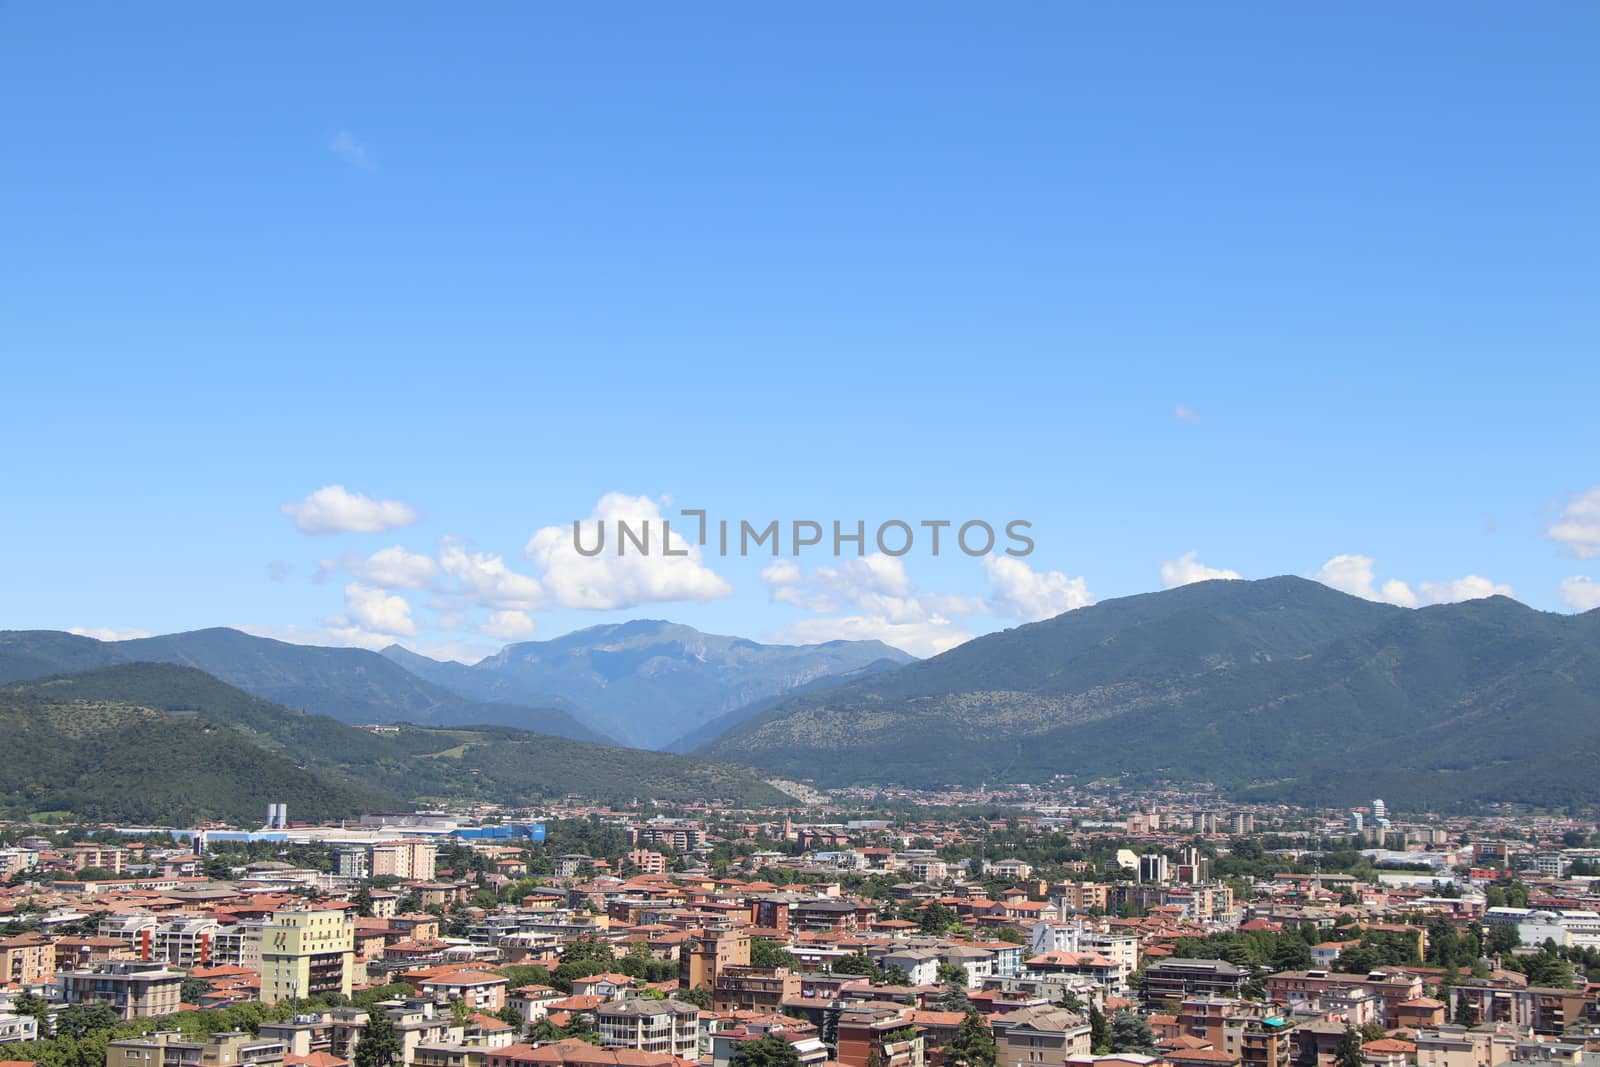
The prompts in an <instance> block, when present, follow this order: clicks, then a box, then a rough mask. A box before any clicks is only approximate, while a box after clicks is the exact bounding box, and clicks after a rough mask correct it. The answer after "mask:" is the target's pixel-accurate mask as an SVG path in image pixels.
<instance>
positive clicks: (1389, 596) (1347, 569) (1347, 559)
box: [1314, 554, 1417, 608]
mask: <svg viewBox="0 0 1600 1067" xmlns="http://www.w3.org/2000/svg"><path fill="white" fill-rule="evenodd" d="M1372 564H1373V560H1372V557H1371V556H1357V555H1351V554H1344V555H1338V556H1334V557H1333V558H1332V559H1330V560H1328V562H1326V563H1324V564H1323V565H1322V568H1321V569H1320V570H1318V571H1317V573H1316V574H1315V575H1314V577H1315V578H1316V580H1317V581H1319V582H1321V583H1322V584H1323V585H1326V586H1330V587H1332V588H1334V589H1337V590H1339V591H1340V592H1341V593H1349V594H1350V595H1351V596H1358V597H1361V598H1362V599H1363V600H1376V601H1380V602H1382V603H1385V604H1398V605H1400V606H1401V607H1407V608H1414V607H1416V606H1417V595H1416V594H1415V593H1413V592H1412V591H1411V587H1410V586H1409V585H1407V584H1406V583H1405V582H1401V581H1388V582H1384V583H1383V587H1382V588H1381V589H1379V588H1377V586H1376V584H1375V583H1376V581H1377V574H1376V572H1374V571H1373V569H1372Z"/></svg>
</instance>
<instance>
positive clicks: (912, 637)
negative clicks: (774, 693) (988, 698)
mask: <svg viewBox="0 0 1600 1067" xmlns="http://www.w3.org/2000/svg"><path fill="white" fill-rule="evenodd" d="M983 571H984V575H985V576H986V577H987V579H988V586H989V588H988V595H987V596H986V597H982V596H968V595H963V594H959V593H938V592H929V591H924V590H920V589H918V588H917V587H916V585H915V584H914V583H913V582H912V581H911V579H910V577H909V576H908V575H907V574H906V569H905V563H904V561H903V560H901V559H900V558H898V557H895V556H887V555H883V554H881V553H878V554H874V555H871V556H862V557H859V558H856V559H847V560H844V561H843V562H841V563H838V564H836V565H834V566H829V567H818V568H816V569H815V570H813V571H811V572H810V573H806V572H805V571H803V570H802V569H801V568H800V567H799V566H798V565H796V564H795V563H794V562H793V561H792V560H776V561H774V562H773V563H772V564H771V565H770V566H768V567H767V568H766V569H765V570H763V571H762V572H761V580H762V581H763V582H765V583H766V585H767V590H768V593H769V594H770V596H771V598H772V599H773V600H774V601H776V602H777V603H780V604H789V605H792V606H794V607H797V608H801V609H802V610H805V611H810V612H815V613H816V614H817V616H818V617H817V618H811V619H803V620H801V621H799V622H795V623H792V624H790V625H789V626H786V627H784V629H783V630H781V631H780V632H779V639H780V640H786V641H798V642H816V641H833V640H865V639H873V640H878V641H883V642H884V643H885V644H890V645H894V646H895V647H896V648H900V649H904V650H905V651H907V652H910V653H911V654H912V655H915V656H931V655H936V654H938V653H940V652H944V651H947V650H948V649H951V648H954V647H955V646H956V645H959V644H961V643H962V642H963V641H966V640H968V639H969V638H970V637H971V636H972V632H971V631H970V630H969V629H968V628H967V627H966V626H965V625H963V624H962V623H960V622H959V621H957V619H958V617H960V616H980V615H990V616H995V615H997V616H1002V617H1005V618H1011V619H1020V620H1022V621H1024V622H1033V621H1036V620H1038V619H1047V618H1050V617H1051V616H1054V615H1059V614H1061V613H1062V612H1064V611H1071V610H1073V609H1074V608H1081V607H1084V606H1085V605H1088V604H1092V603H1094V594H1092V593H1090V592H1089V590H1088V586H1087V583H1086V582H1085V580H1084V579H1083V578H1072V577H1069V576H1067V575H1066V574H1064V573H1062V572H1061V571H1042V572H1041V571H1035V570H1034V569H1033V568H1032V567H1030V566H1028V564H1027V563H1025V562H1023V561H1022V560H1020V559H1016V558H1014V557H1011V556H1000V555H994V556H989V557H987V558H985V559H984V561H983Z"/></svg>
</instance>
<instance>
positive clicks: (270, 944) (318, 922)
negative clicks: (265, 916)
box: [261, 911, 355, 1004]
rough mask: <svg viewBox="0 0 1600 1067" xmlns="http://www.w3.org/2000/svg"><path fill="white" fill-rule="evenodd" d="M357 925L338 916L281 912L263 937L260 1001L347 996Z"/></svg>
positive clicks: (352, 969)
mask: <svg viewBox="0 0 1600 1067" xmlns="http://www.w3.org/2000/svg"><path fill="white" fill-rule="evenodd" d="M354 964H355V923H353V922H352V921H351V920H350V918H349V917H348V916H347V915H346V914H345V913H344V912H342V911H280V912H277V913H275V914H274V915H273V917H272V920H271V921H270V922H268V923H267V925H266V926H265V927H263V929H262V931H261V1000H262V1002H263V1003H265V1004H276V1003H278V1002H279V1001H283V1000H298V999H301V998H304V997H308V996H312V995H313V994H317V993H342V994H343V995H345V996H347V997H348V996H349V995H350V987H351V984H352V981H353V972H354Z"/></svg>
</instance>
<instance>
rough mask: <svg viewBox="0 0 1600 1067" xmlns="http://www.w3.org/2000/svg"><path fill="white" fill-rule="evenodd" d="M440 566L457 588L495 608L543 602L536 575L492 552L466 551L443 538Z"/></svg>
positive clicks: (519, 607)
mask: <svg viewBox="0 0 1600 1067" xmlns="http://www.w3.org/2000/svg"><path fill="white" fill-rule="evenodd" d="M439 566H440V569H441V570H443V571H444V573H445V574H446V575H447V576H448V577H450V578H452V579H454V580H455V584H456V589H455V591H456V592H459V594H460V595H461V596H464V597H466V598H467V599H468V600H471V601H472V602H473V603H475V604H479V605H482V606H483V607H486V608H492V609H494V610H496V611H528V610H531V609H534V608H539V607H542V606H544V603H545V599H546V598H545V591H544V587H543V586H541V585H540V584H539V582H538V580H537V579H534V578H530V577H528V576H527V575H526V574H519V573H517V572H516V571H514V570H512V569H511V568H510V567H507V566H506V561H505V560H504V559H503V558H502V557H500V556H498V555H496V554H494V553H493V552H469V551H467V550H466V549H465V548H463V547H462V546H461V545H459V544H457V543H455V542H453V541H446V542H445V543H444V544H442V545H440V546H439Z"/></svg>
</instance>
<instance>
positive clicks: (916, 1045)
mask: <svg viewBox="0 0 1600 1067" xmlns="http://www.w3.org/2000/svg"><path fill="white" fill-rule="evenodd" d="M836 1044H837V1049H838V1051H837V1053H836V1055H835V1059H837V1060H838V1062H839V1063H841V1064H843V1065H844V1067H867V1065H868V1064H870V1063H873V1062H874V1060H876V1061H878V1062H881V1063H882V1064H883V1067H923V1063H924V1051H923V1041H922V1036H921V1035H920V1034H919V1033H918V1032H917V1030H916V1012H915V1011H914V1010H913V1009H911V1008H908V1007H902V1006H901V1005H898V1004H882V1003H866V1004H852V1005H847V1006H845V1007H844V1008H843V1009H842V1010H841V1011H840V1012H839V1022H838V1037H837V1040H836ZM874 1053H876V1056H874Z"/></svg>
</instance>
